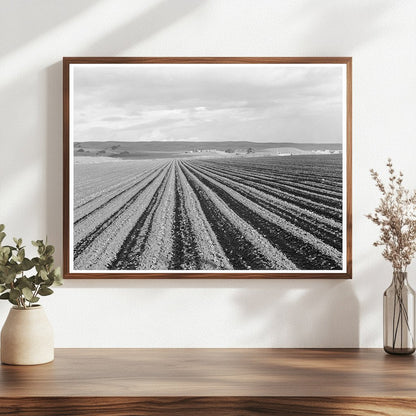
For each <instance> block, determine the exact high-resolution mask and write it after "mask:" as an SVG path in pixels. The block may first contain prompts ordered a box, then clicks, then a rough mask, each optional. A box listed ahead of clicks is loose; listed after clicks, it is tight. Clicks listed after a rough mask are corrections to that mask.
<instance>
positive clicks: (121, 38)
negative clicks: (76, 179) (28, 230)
mask: <svg viewBox="0 0 416 416" xmlns="http://www.w3.org/2000/svg"><path fill="white" fill-rule="evenodd" d="M202 5H203V3H202V2H198V1H195V0H177V1H175V2H172V1H169V0H164V1H162V2H159V3H156V4H155V5H154V6H152V7H151V8H149V9H148V10H146V11H145V12H144V13H142V14H140V15H139V16H134V17H133V18H132V19H131V21H130V22H129V23H128V24H124V25H123V26H122V27H119V28H118V29H117V30H114V31H113V32H110V33H108V34H107V35H106V36H105V37H103V38H101V39H100V40H99V41H97V42H96V43H95V44H92V45H89V46H88V47H86V48H85V49H84V50H83V51H82V53H79V54H78V55H79V56H100V55H105V56H112V55H113V56H114V55H119V54H120V53H121V52H122V51H124V50H126V49H128V48H129V47H131V46H133V45H135V44H138V43H140V42H142V41H144V40H145V39H146V38H148V37H150V36H152V35H155V34H156V33H157V32H159V31H161V30H162V29H165V28H166V27H169V26H170V25H172V24H174V23H175V22H176V21H178V20H180V19H181V18H183V17H184V16H186V15H187V14H189V13H191V12H193V11H194V10H195V9H197V8H199V7H201V6H202ZM65 9H66V8H65ZM74 9H76V8H75V7H74ZM76 10H78V9H76ZM74 12H75V11H74ZM46 76H47V118H46V120H45V124H46V126H47V152H48V156H47V167H46V177H47V187H46V193H47V195H46V198H47V207H48V213H47V217H46V223H47V230H48V233H47V235H48V236H49V237H50V238H49V239H50V241H54V242H55V241H56V242H57V243H56V258H57V259H62V254H63V253H62V245H61V244H58V242H60V241H62V232H61V230H62V209H63V207H62V179H63V178H62V157H61V155H62V151H63V146H62V137H63V129H62V123H63V121H62V111H63V108H62V62H57V63H55V64H53V65H51V66H49V67H48V68H47V69H46Z"/></svg>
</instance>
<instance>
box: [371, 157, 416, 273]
mask: <svg viewBox="0 0 416 416" xmlns="http://www.w3.org/2000/svg"><path fill="white" fill-rule="evenodd" d="M387 168H388V172H389V179H388V182H387V184H384V183H383V182H382V181H381V179H380V177H379V174H378V173H377V172H376V171H375V170H374V169H371V170H370V172H371V177H372V178H373V179H374V181H375V183H376V186H377V188H378V189H379V190H380V192H381V195H382V196H381V199H380V203H379V206H378V207H377V208H376V209H375V210H374V213H373V214H368V215H367V216H366V217H367V218H368V219H370V220H371V221H372V222H374V223H375V224H376V225H378V226H379V227H380V237H379V239H378V240H377V241H376V242H374V243H373V244H374V246H376V247H377V246H384V250H383V253H382V254H383V257H384V258H385V259H386V260H388V261H389V262H391V263H392V265H393V269H394V271H400V272H405V271H406V269H407V266H409V264H410V263H411V262H412V260H413V257H414V256H415V254H416V191H410V190H409V189H406V188H405V187H404V186H403V173H402V172H399V173H398V174H397V173H396V171H395V170H394V168H393V164H392V161H391V159H390V158H389V159H388V162H387Z"/></svg>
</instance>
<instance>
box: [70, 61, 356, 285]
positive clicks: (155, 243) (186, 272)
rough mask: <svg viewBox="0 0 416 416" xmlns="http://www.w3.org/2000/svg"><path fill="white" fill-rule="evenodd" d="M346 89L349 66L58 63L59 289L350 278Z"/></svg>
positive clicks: (349, 129) (331, 63) (333, 63)
mask: <svg viewBox="0 0 416 416" xmlns="http://www.w3.org/2000/svg"><path fill="white" fill-rule="evenodd" d="M351 82H352V58H350V57H305V58H301V57H297V58H291V57H285V58H277V57H276V58H275V57H264V58H260V57H259V58H254V57H251V58H244V57H233V58H225V57H221V58H214V57H210V58H207V57H204V58H185V57H165V58H160V57H159V58H156V57H146V58H143V57H142V58H133V57H131V58H130V57H129V58H128V57H124V58H121V57H118V58H114V57H68V58H63V250H64V256H63V271H64V278H66V279H85V278H96V279H114V278H116V279H118V278H128V279H136V278H140V279H142V278H145V279H160V278H175V279H177V278H192V279H193V278H210V279H275V278H279V279H280V278H285V279H286V278H291V279H292V278H302V279H310V278H327V279H331V278H351V277H352V195H351V194H352V184H351V181H352V178H351V169H352V138H351V134H352V86H351ZM269 137H272V138H271V139H269ZM321 138H322V139H321ZM302 140H303V141H302ZM138 184H140V186H139V185H138ZM162 189H163V192H162V191H161V190H162ZM156 204H158V205H156ZM241 265H242V266H241ZM162 266H164V268H160V267H162Z"/></svg>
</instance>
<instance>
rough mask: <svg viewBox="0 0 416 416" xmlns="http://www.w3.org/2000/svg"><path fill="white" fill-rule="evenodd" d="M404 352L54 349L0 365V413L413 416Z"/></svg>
mask: <svg viewBox="0 0 416 416" xmlns="http://www.w3.org/2000/svg"><path fill="white" fill-rule="evenodd" d="M415 375H416V363H415V358H414V356H402V357H400V356H389V355H386V354H385V353H384V352H383V351H382V350H379V349H375V350H374V349H57V350H56V358H55V361H54V362H52V363H48V364H44V365H41V366H8V365H2V366H1V367H0V415H6V414H15V415H42V416H48V415H143V416H147V415H170V416H174V415H181V416H182V415H183V416H186V415H193V416H198V415H213V414H215V416H221V415H239V416H244V415H258V414H262V415H343V416H344V415H353V416H354V415H368V414H372V415H403V416H406V415H415V414H416V376H415Z"/></svg>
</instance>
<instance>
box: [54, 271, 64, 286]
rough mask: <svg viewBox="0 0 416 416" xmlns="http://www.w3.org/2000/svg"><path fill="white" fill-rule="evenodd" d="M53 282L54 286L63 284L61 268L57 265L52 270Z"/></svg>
mask: <svg viewBox="0 0 416 416" xmlns="http://www.w3.org/2000/svg"><path fill="white" fill-rule="evenodd" d="M53 277H54V284H55V285H56V286H61V285H62V284H63V279H62V273H61V268H60V267H57V268H56V269H54V270H53Z"/></svg>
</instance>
